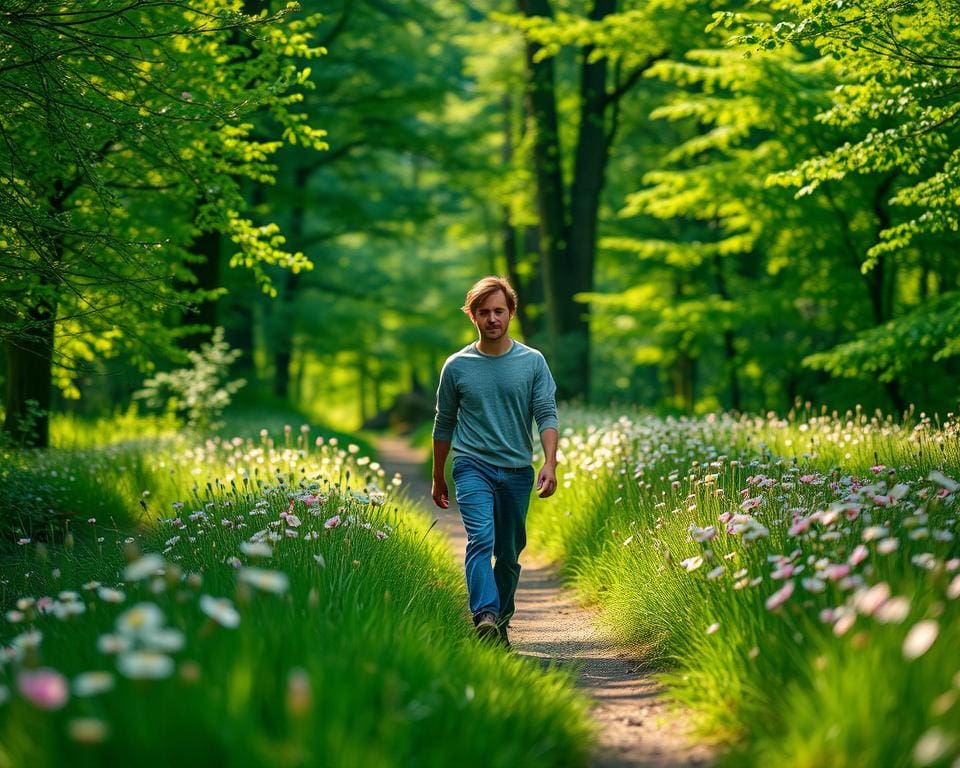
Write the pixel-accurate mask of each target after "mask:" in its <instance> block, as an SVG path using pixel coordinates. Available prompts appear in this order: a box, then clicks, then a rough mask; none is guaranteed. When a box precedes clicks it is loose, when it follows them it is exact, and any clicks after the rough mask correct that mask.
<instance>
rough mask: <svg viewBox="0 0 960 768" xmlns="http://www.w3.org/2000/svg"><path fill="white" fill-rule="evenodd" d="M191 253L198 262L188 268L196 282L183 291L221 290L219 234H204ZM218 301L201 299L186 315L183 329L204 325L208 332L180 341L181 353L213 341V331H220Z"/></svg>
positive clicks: (188, 264) (187, 284)
mask: <svg viewBox="0 0 960 768" xmlns="http://www.w3.org/2000/svg"><path fill="white" fill-rule="evenodd" d="M190 252H191V253H192V254H194V256H196V257H197V259H196V261H193V262H188V263H187V264H186V265H185V266H186V267H187V269H189V270H190V272H191V273H192V274H193V277H194V281H193V282H191V283H184V284H183V285H181V286H180V287H181V288H182V289H184V290H188V291H189V290H201V291H214V290H216V289H217V288H219V287H220V233H219V232H201V233H200V235H199V236H198V237H197V238H196V239H195V240H194V241H193V245H192V246H191V248H190ZM217 303H218V302H217V299H200V300H198V301H197V302H196V303H195V304H194V305H193V306H192V307H191V308H190V309H188V310H187V311H186V312H184V313H183V317H182V318H181V322H182V323H183V324H184V325H204V326H207V330H202V331H196V332H195V333H191V334H190V335H188V336H184V337H183V338H181V339H180V342H179V346H180V348H181V349H188V350H198V349H200V345H201V344H205V343H206V342H208V341H210V336H211V335H212V333H213V329H214V328H216V327H217V324H218V323H217Z"/></svg>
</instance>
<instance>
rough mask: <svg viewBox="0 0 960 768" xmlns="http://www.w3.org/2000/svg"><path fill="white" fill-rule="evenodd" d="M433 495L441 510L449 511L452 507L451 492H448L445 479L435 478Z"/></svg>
mask: <svg viewBox="0 0 960 768" xmlns="http://www.w3.org/2000/svg"><path fill="white" fill-rule="evenodd" d="M431 495H432V496H433V503H434V504H436V505H437V506H438V507H440V509H448V508H449V507H450V496H449V491H448V490H447V481H446V480H445V479H444V478H442V477H440V478H436V477H435V478H433V489H432V490H431Z"/></svg>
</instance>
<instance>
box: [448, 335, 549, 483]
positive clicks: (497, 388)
mask: <svg viewBox="0 0 960 768" xmlns="http://www.w3.org/2000/svg"><path fill="white" fill-rule="evenodd" d="M556 390H557V386H556V384H555V383H554V381H553V376H552V375H551V374H550V368H549V367H548V366H547V361H546V360H545V359H544V357H543V355H542V354H541V353H540V352H539V351H537V350H536V349H533V348H532V347H528V346H526V345H525V344H521V343H520V342H518V341H514V342H513V346H511V347H510V349H509V350H508V351H507V352H505V353H504V354H502V355H485V354H483V353H482V352H480V351H479V350H478V349H477V346H476V343H473V344H470V345H469V346H467V347H464V348H463V349H461V350H460V351H459V352H457V353H456V354H453V355H451V356H450V357H448V358H447V361H446V362H445V363H444V364H443V369H442V370H441V372H440V386H439V387H438V388H437V415H436V418H435V419H434V424H433V437H434V438H435V439H436V440H450V441H451V448H452V453H453V456H457V455H464V456H473V457H475V458H478V459H482V460H483V461H486V462H489V463H490V464H493V465H495V466H498V467H511V468H517V467H525V466H530V463H531V462H532V461H533V435H532V432H531V427H532V425H533V420H534V419H536V422H537V428H538V430H539V432H543V430H545V429H550V428H553V429H556V428H557V427H558V425H559V421H558V420H557V403H556Z"/></svg>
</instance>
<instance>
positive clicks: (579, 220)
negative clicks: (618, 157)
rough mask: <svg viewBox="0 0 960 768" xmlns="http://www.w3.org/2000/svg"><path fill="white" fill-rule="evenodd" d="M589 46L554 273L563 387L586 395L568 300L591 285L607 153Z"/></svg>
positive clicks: (596, 68)
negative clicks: (565, 225) (564, 235)
mask: <svg viewBox="0 0 960 768" xmlns="http://www.w3.org/2000/svg"><path fill="white" fill-rule="evenodd" d="M616 5H617V4H616V0H596V1H595V2H594V4H593V8H592V10H591V12H590V19H591V20H593V21H599V20H600V19H603V18H605V17H606V16H608V15H610V14H611V13H613V12H614V11H615V10H616ZM593 52H594V48H593V46H592V45H588V46H585V47H584V49H583V52H582V54H581V55H582V57H583V62H582V71H581V75H580V126H579V130H578V134H577V147H576V154H575V157H574V174H573V184H572V186H571V189H570V230H569V246H568V248H567V249H566V250H565V251H564V252H563V253H562V254H560V257H561V259H562V261H561V263H560V264H559V265H558V269H557V270H556V275H557V277H558V278H559V282H558V285H557V293H558V294H559V296H560V301H561V306H560V318H561V339H560V342H561V344H562V346H563V348H564V349H565V351H566V355H567V356H568V360H569V362H568V363H567V372H566V375H568V376H569V375H572V376H573V379H572V380H571V381H570V382H569V383H568V387H569V390H570V391H571V392H572V393H573V394H575V395H578V396H581V397H583V398H585V399H587V400H589V395H590V320H589V307H588V306H587V305H585V304H581V303H579V302H577V301H575V300H574V297H575V296H576V295H577V294H579V293H587V292H590V291H592V290H593V269H594V261H595V256H596V245H597V218H598V213H599V210H600V192H601V191H602V189H603V182H604V176H605V172H606V167H607V158H608V157H609V148H610V145H609V143H608V141H607V129H606V120H605V115H606V109H607V104H608V101H607V94H606V86H607V59H606V58H605V57H604V58H601V59H598V60H596V61H592V60H591V56H592V55H593Z"/></svg>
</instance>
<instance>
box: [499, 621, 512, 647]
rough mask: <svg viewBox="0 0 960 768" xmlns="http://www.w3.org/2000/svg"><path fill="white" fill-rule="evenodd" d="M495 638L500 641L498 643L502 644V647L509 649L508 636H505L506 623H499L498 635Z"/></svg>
mask: <svg viewBox="0 0 960 768" xmlns="http://www.w3.org/2000/svg"><path fill="white" fill-rule="evenodd" d="M497 640H498V642H499V643H500V645H502V646H503V647H504V648H506V649H507V650H508V651H509V650H510V638H508V637H507V625H506V624H501V625H500V636H499V637H498V638H497Z"/></svg>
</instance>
